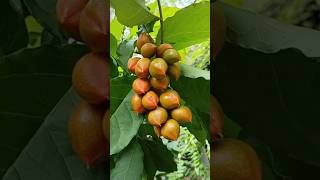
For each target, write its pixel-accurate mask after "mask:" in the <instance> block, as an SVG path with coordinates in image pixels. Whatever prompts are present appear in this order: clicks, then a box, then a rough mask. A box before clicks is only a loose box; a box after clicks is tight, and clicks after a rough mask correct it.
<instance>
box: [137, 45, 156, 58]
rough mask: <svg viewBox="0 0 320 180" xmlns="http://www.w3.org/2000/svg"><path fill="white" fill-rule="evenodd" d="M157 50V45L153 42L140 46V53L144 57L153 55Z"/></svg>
mask: <svg viewBox="0 0 320 180" xmlns="http://www.w3.org/2000/svg"><path fill="white" fill-rule="evenodd" d="M156 52H157V46H156V45H155V44H153V43H145V44H144V45H143V46H142V47H141V55H142V56H143V57H145V58H151V57H153V56H154V55H155V54H156Z"/></svg>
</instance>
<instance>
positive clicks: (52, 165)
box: [3, 91, 107, 180]
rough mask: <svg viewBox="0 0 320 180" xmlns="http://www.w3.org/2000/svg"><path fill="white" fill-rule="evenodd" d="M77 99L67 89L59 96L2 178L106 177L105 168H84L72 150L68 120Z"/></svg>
mask: <svg viewBox="0 0 320 180" xmlns="http://www.w3.org/2000/svg"><path fill="white" fill-rule="evenodd" d="M78 100H79V97H78V96H76V95H75V93H74V92H73V91H69V92H68V93H67V94H66V95H65V96H64V97H63V98H62V100H61V101H60V102H59V103H58V104H57V105H56V107H55V108H54V109H53V110H52V111H51V113H50V114H49V115H48V116H47V118H46V120H45V122H44V123H43V124H42V126H41V127H40V129H39V130H38V131H37V133H36V134H35V135H34V137H33V138H32V139H31V141H30V142H29V144H28V145H27V146H26V147H25V149H24V150H23V151H22V153H21V154H20V156H19V157H18V159H17V160H16V162H15V163H14V164H13V165H12V166H11V167H10V169H9V170H8V172H7V174H6V175H5V176H4V177H3V180H15V179H17V180H23V179H46V180H57V179H61V180H71V179H79V180H88V179H89V180H90V179H92V180H96V179H100V180H103V179H106V178H107V173H106V172H107V170H106V169H105V168H102V167H101V168H100V167H95V168H91V169H87V168H86V166H85V164H84V163H82V162H81V161H80V159H79V157H78V156H77V155H76V154H75V153H74V152H73V150H72V147H71V144H70V142H69V135H68V121H69V117H70V113H71V112H72V110H73V107H74V105H75V103H76V102H77V101H78ZM15 133H16V132H15Z"/></svg>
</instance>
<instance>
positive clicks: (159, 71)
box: [149, 58, 168, 79]
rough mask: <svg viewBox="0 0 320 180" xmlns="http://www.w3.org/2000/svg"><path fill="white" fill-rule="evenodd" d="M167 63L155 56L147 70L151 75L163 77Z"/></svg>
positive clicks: (158, 77) (165, 73)
mask: <svg viewBox="0 0 320 180" xmlns="http://www.w3.org/2000/svg"><path fill="white" fill-rule="evenodd" d="M167 70H168V64H167V63H166V61H165V60H163V59H162V58H156V59H154V60H152V61H151V63H150V66H149V72H150V75H151V76H152V77H155V78H157V79H163V78H165V77H166V76H167Z"/></svg>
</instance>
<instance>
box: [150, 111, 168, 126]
mask: <svg viewBox="0 0 320 180" xmlns="http://www.w3.org/2000/svg"><path fill="white" fill-rule="evenodd" d="M167 119H168V113H167V110H165V109H164V108H163V107H157V109H155V110H152V111H150V112H149V113H148V122H149V124H151V125H153V126H161V125H162V124H163V123H165V122H166V121H167Z"/></svg>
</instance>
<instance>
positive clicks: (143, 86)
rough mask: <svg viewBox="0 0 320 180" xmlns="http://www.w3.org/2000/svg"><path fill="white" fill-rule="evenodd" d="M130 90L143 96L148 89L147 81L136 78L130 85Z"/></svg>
mask: <svg viewBox="0 0 320 180" xmlns="http://www.w3.org/2000/svg"><path fill="white" fill-rule="evenodd" d="M132 89H133V91H134V92H136V93H137V94H145V93H146V92H148V91H149V89H150V84H149V81H148V80H146V79H141V78H137V79H136V80H134V81H133V83H132Z"/></svg>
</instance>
